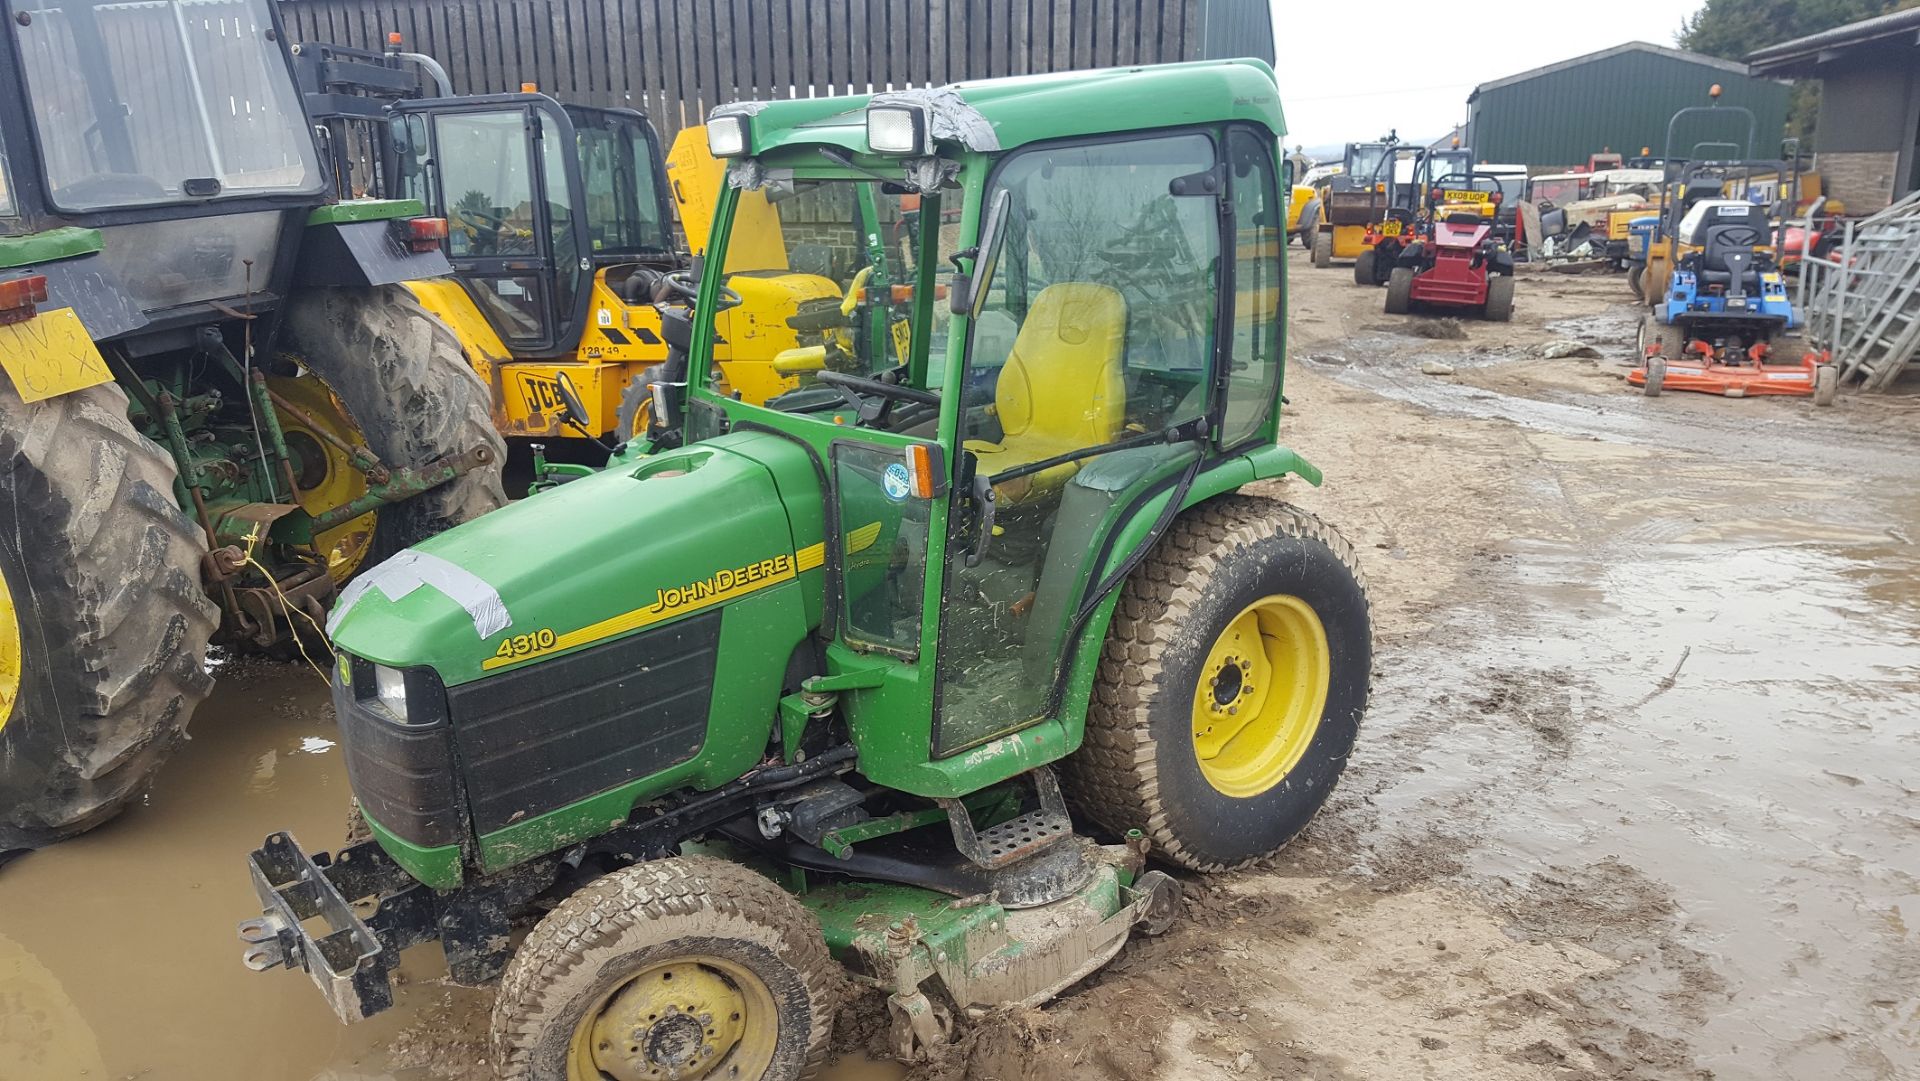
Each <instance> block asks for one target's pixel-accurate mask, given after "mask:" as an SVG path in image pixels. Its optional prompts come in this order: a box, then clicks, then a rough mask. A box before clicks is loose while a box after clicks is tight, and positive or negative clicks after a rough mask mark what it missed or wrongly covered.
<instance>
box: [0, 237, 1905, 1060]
mask: <svg viewBox="0 0 1920 1081" xmlns="http://www.w3.org/2000/svg"><path fill="white" fill-rule="evenodd" d="M1350 282H1351V279H1350V277H1349V276H1348V275H1347V274H1345V273H1344V272H1343V271H1341V270H1339V269H1336V270H1333V271H1325V272H1315V271H1313V270H1311V269H1310V268H1309V267H1308V265H1307V263H1306V261H1305V260H1304V258H1302V257H1300V256H1299V255H1298V254H1296V256H1295V259H1294V263H1293V265H1292V279H1291V282H1290V288H1291V290H1292V295H1291V298H1290V303H1291V306H1292V308H1293V310H1294V312H1295V320H1294V325H1293V333H1292V352H1293V365H1292V367H1291V368H1290V370H1289V375H1288V394H1289V396H1290V397H1291V399H1292V403H1293V404H1292V406H1291V407H1290V412H1289V415H1288V421H1287V423H1286V425H1285V439H1286V441H1287V442H1288V443H1289V444H1291V445H1293V446H1295V447H1296V448H1298V449H1300V450H1301V451H1302V452H1303V453H1305V454H1306V455H1307V456H1308V457H1309V458H1310V459H1311V460H1313V461H1314V462H1315V463H1316V464H1318V465H1320V466H1321V467H1322V468H1323V469H1325V470H1326V472H1327V475H1328V483H1327V484H1326V485H1325V486H1324V487H1322V488H1320V489H1309V488H1307V487H1305V486H1304V485H1300V484H1297V483H1295V484H1286V485H1276V486H1274V489H1273V493H1272V494H1275V495H1278V496H1280V497H1282V498H1287V499H1290V500H1293V501H1296V502H1298V503H1300V504H1302V505H1304V506H1306V507H1308V508H1309V509H1312V510H1314V511H1316V512H1317V513H1320V514H1321V515H1323V516H1324V517H1326V518H1327V519H1329V520H1330V521H1332V522H1334V523H1336V524H1337V525H1339V527H1340V528H1341V529H1342V530H1343V531H1345V532H1346V533H1347V534H1348V535H1349V536H1350V537H1352V538H1353V539H1354V540H1355V542H1356V543H1357V544H1358V545H1359V546H1360V548H1361V551H1362V553H1363V560H1364V564H1363V565H1364V567H1365V569H1366V571H1367V573H1368V575H1369V576H1370V579H1371V582H1372V586H1373V594H1374V597H1375V603H1376V612H1375V616H1376V624H1377V628H1378V652H1377V656H1376V664H1375V689H1374V698H1373V704H1372V709H1371V712H1370V714H1369V718H1368V722H1367V724H1366V726H1365V727H1364V728H1363V730H1362V736H1361V740H1360V744H1359V746H1358V748H1357V749H1356V752H1355V755H1354V758H1353V761H1352V763H1351V765H1350V768H1349V772H1348V774H1347V777H1346V780H1345V782H1344V783H1343V785H1342V786H1341V788H1340V789H1339V790H1338V791H1337V792H1336V793H1335V795H1334V798H1333V800H1332V802H1331V803H1330V804H1329V805H1328V807H1327V809H1326V810H1325V812H1324V813H1323V814H1322V815H1321V817H1320V818H1319V819H1318V820H1317V821H1316V822H1315V824H1314V825H1313V826H1312V827H1311V828H1310V829H1309V830H1308V832H1307V833H1306V834H1305V835H1304V836H1303V837H1302V838H1301V839H1300V840H1299V841H1298V842H1296V843H1295V844H1294V845H1293V846H1292V847H1291V848H1289V849H1288V850H1287V851H1286V852H1284V853H1282V854H1281V855H1280V856H1279V857H1278V858H1276V859H1275V860H1273V861H1271V863H1270V864H1269V865H1266V866H1261V867H1256V868H1252V869H1249V870H1245V871H1240V872H1236V873H1233V874H1229V875H1221V876H1215V877H1213V878H1210V879H1200V878H1192V877H1190V878H1188V879H1187V886H1188V901H1187V904H1186V918H1185V919H1184V920H1183V921H1181V922H1180V923H1179V924H1177V925H1176V926H1175V927H1174V929H1173V930H1171V931H1170V932H1169V933H1167V934H1166V935H1164V936H1161V937H1158V938H1151V939H1148V938H1142V939H1138V940H1136V941H1135V942H1134V943H1132V944H1131V945H1130V946H1129V947H1128V948H1127V950H1126V951H1125V952H1124V953H1123V954H1122V955H1121V956H1120V957H1119V958H1118V959H1117V960H1116V961H1115V962H1114V963H1113V964H1112V965H1110V966H1109V967H1108V968H1107V969H1105V970H1103V971H1102V972H1100V973H1098V974H1096V975H1095V976H1093V977H1092V978H1090V979H1089V980H1087V981H1085V982H1084V983H1082V984H1081V985H1080V986H1078V987H1076V988H1074V989H1072V990H1071V991H1069V992H1068V993H1067V994H1065V995H1063V996H1062V997H1061V998H1060V999H1059V1000H1058V1001H1057V1002H1056V1003H1054V1004H1053V1005H1052V1006H1050V1007H1049V1008H1047V1009H1045V1010H1040V1011H1030V1010H1021V1011H1013V1012H1009V1013H1006V1014H1001V1015H995V1016H993V1017H989V1018H984V1019H980V1020H979V1021H977V1022H975V1023H973V1024H971V1025H969V1026H967V1027H966V1028H965V1030H964V1031H963V1033H962V1036H961V1038H960V1040H959V1041H958V1042H957V1043H956V1044H955V1045H954V1046H953V1047H951V1048H949V1049H948V1050H947V1051H946V1052H945V1053H943V1054H942V1055H941V1056H939V1057H938V1058H937V1059H936V1060H935V1061H934V1062H932V1063H927V1064H923V1065H921V1066H919V1067H916V1068H915V1069H914V1070H913V1071H912V1075H913V1076H915V1077H920V1078H927V1079H936V1078H937V1079H941V1081H958V1079H961V1078H981V1079H986V1078H994V1079H999V1081H1014V1079H1031V1081H1063V1079H1078V1078H1089V1079H1112V1081H1131V1079H1140V1081H1147V1079H1154V1081H1176V1079H1179V1081H1184V1079H1188V1078H1194V1079H1209V1078H1221V1079H1239V1078H1288V1079H1316V1081H1371V1079H1379V1081H1389V1079H1390V1081H1403V1079H1407V1078H1429V1079H1439V1081H1452V1079H1459V1081H1469V1079H1471V1081H1507V1079H1512V1081H1532V1079H1541V1081H1546V1079H1555V1081H1558V1079H1576V1081H1588V1079H1605V1081H1613V1079H1627V1078H1633V1079H1669V1078H1671V1079H1681V1081H1703V1079H1708V1078H1712V1079H1718V1081H1746V1079H1752V1081H1762V1079H1765V1081H1776V1079H1788V1078H1790V1079H1802V1078H1805V1079H1815V1078H1817V1079H1823V1081H1824V1079H1849V1081H1853V1079H1858V1081H1905V1079H1910V1078H1915V1077H1920V934H1917V933H1916V930H1915V926H1914V925H1915V924H1916V922H1920V728H1916V726H1915V724H1914V722H1913V717H1914V716H1916V715H1917V714H1920V549H1916V548H1915V545H1914V540H1915V538H1916V537H1920V483H1916V481H1920V388H1903V389H1902V390H1901V391H1900V392H1898V393H1896V394H1894V395H1891V396H1887V397H1883V398H1879V399H1874V400H1867V399H1861V398H1857V397H1851V396H1849V397H1843V399H1842V400H1841V402H1840V404H1839V405H1838V406H1837V407H1835V408H1833V409H1830V410H1819V411H1815V410H1814V409H1813V407H1812V406H1811V405H1810V404H1808V403H1807V402H1805V401H1804V400H1779V401H1764V400H1756V401H1724V400H1719V399H1711V398H1705V397H1701V396H1687V395H1679V394H1673V395H1666V396H1663V397H1661V398H1658V399H1647V398H1644V397H1641V396H1639V395H1637V394H1633V393H1629V392H1628V391H1627V390H1626V389H1625V384H1624V382H1623V380H1622V376H1623V375H1624V372H1625V371H1626V367H1625V365H1626V364H1627V363H1628V362H1629V361H1630V359H1631V352H1632V342H1633V327H1634V313H1633V312H1632V311H1631V309H1629V308H1628V307H1627V304H1626V302H1627V299H1628V297H1627V294H1626V291H1625V286H1624V283H1623V282H1622V280H1621V279H1620V278H1617V277H1607V276H1598V277H1590V278H1589V277H1581V278H1566V277H1561V276H1551V277H1540V278H1533V277H1529V278H1525V279H1523V280H1522V281H1521V282H1520V288H1519V291H1518V298H1519V299H1518V308H1517V311H1516V314H1515V321H1514V322H1513V323H1512V324H1509V325H1505V326H1492V325H1488V324H1483V323H1478V322H1476V321H1473V320H1464V321H1461V322H1460V323H1459V324H1458V325H1457V326H1454V325H1447V326H1444V327H1441V328H1439V329H1437V330H1436V329H1434V328H1430V327H1427V326H1425V325H1423V324H1422V323H1421V322H1420V321H1419V320H1418V319H1417V317H1416V318H1414V319H1402V318H1398V317H1390V316H1385V315H1384V314H1382V312H1381V302H1382V299H1383V296H1382V294H1381V293H1380V292H1378V291H1370V290H1364V289H1360V288H1357V287H1355V286H1353V285H1352V284H1351V283H1350ZM1567 338H1574V339H1579V340H1583V341H1586V342H1588V343H1589V344H1591V345H1593V346H1595V348H1596V351H1597V352H1598V353H1599V355H1598V356H1597V357H1566V358H1561V359H1554V360H1548V359H1545V358H1543V357H1542V356H1541V355H1540V351H1541V347H1542V346H1543V345H1544V344H1546V343H1548V342H1551V341H1556V340H1561V339H1567ZM1428 361H1435V362H1438V365H1436V366H1444V367H1445V368H1447V369H1450V370H1451V372H1452V374H1448V375H1431V374H1425V372H1423V370H1422V369H1423V365H1425V364H1426V362H1428ZM220 675H221V680H220V684H219V687H218V689H217V690H216V691H215V694H214V697H213V698H212V699H211V700H210V701H209V702H208V703H207V705H206V706H205V707H203V708H202V710H201V712H200V713H199V715H198V716H197V717H196V718H195V721H194V728H193V734H194V738H193V740H192V741H191V742H190V743H189V744H187V745H186V746H185V747H184V748H183V749H182V751H181V752H180V754H179V755H178V756H177V757H176V759H175V760H174V761H173V763H172V764H171V765H170V766H169V768H168V769H167V771H166V772H165V773H164V775H163V776H162V777H161V778H160V780H159V783H158V784H157V785H156V786H155V788H154V790H153V792H152V794H151V795H150V796H149V798H148V799H147V800H146V802H145V804H144V805H143V806H140V807H137V808H135V809H134V810H133V811H132V812H131V813H129V814H128V815H127V816H126V817H125V818H124V819H123V820H122V821H120V822H118V823H115V824H114V825H112V826H111V827H109V828H106V829H103V830H100V831H97V832H96V833H94V834H91V835H89V836H87V837H85V838H82V839H80V840H77V841H74V842H71V843H69V844H66V845H63V846H60V847H58V848H56V849H53V850H50V851H47V852H43V853H38V854H35V855H32V856H30V857H27V858H24V859H21V860H19V861H17V862H15V863H14V864H12V865H10V866H7V867H6V868H4V869H3V870H0V1081H67V1079H82V1078H84V1079H87V1081H99V1079H103V1078H104V1079H131V1078H139V1079H151V1081H176V1079H177V1081H187V1079H193V1081H239V1079H242V1078H245V1079H248V1081H255V1079H258V1081H320V1079H326V1081H349V1079H352V1081H376V1079H384V1081H425V1079H429V1078H432V1079H455V1078H475V1079H481V1078H486V1077H488V1076H489V1075H490V1065H489V1064H488V1063H486V1061H485V1057H486V1046H485V1042H486V1041H485V1020H486V1011H487V1009H488V1006H489V1004H490V1003H489V997H488V995H487V994H486V993H485V992H483V991H468V990H462V989H458V988H451V987H448V986H446V985H444V984H443V983H441V982H440V980H439V976H440V973H439V972H437V971H435V970H434V969H433V967H432V966H431V965H430V964H428V963H425V962H424V961H421V960H416V961H414V962H412V963H411V965H410V967H409V968H408V970H407V973H406V975H407V983H406V984H405V986H403V987H402V989H401V991H400V994H399V1004H398V1007H397V1008H396V1009H395V1010H394V1011H392V1012H391V1013H389V1014H387V1015H384V1016H382V1017H380V1018H377V1019H375V1020H373V1021H370V1022H367V1023H364V1024H361V1025H357V1026H353V1027H350V1028H343V1027H341V1026H339V1025H338V1024H336V1023H335V1022H334V1021H333V1019H332V1016H331V1014H330V1013H329V1011H328V1010H327V1009H326V1007H325V1006H324V1004H323V1003H322V1002H321V1000H320V998H319V996H318V995H317V994H315V992H314V991H313V989H312V988H311V986H310V985H309V984H308V982H307V981H306V979H305V977H304V976H302V975H299V974H295V973H288V972H273V973H266V974H254V973H249V972H247V971H245V970H244V969H242V968H241V966H240V964H239V949H238V944H237V940H236V939H235V938H234V935H233V928H234V924H235V923H236V922H237V921H238V920H240V919H241V918H243V917H244V916H246V915H248V914H250V912H251V911H253V910H254V908H255V903H254V900H253V897H252V893H251V889H250V887H249V885H248V883H247V880H246V875H245V873H244V866H243V862H242V861H243V857H244V854H245V853H246V851H247V850H248V849H249V848H251V847H252V846H253V845H255V844H257V843H258V842H259V841H260V839H261V837H262V836H264V835H265V834H266V833H267V832H268V831H270V830H273V829H277V828H291V829H292V830H293V831H294V833H295V834H296V836H298V837H299V838H300V840H301V841H302V842H303V843H305V844H307V845H309V846H321V845H330V844H334V843H337V842H338V840H339V838H340V835H341V832H342V827H343V819H344V812H345V807H346V800H347V789H346V779H345V773H344V769H343V767H342V764H341V762H340V755H339V752H338V749H337V747H335V746H333V744H332V742H331V741H332V739H333V738H334V737H333V732H332V726H331V721H330V719H329V717H328V711H327V706H326V699H325V693H324V689H323V688H322V686H321V685H320V682H319V680H318V679H317V678H316V676H315V675H314V673H313V672H312V671H310V670H308V669H305V668H304V667H301V666H298V665H276V664H262V663H257V662H233V663H230V664H228V665H227V666H226V668H225V669H224V670H223V671H222V672H221V674H220ZM881 1018H882V1013H881V1012H880V1011H879V1006H878V1003H876V1002H874V1001H872V1000H868V1001H865V1002H863V1003H861V1004H859V1005H858V1006H857V1007H856V1008H855V1009H853V1010H852V1011H850V1012H849V1013H848V1015H847V1016H846V1017H845V1018H843V1019H842V1023H841V1025H840V1028H839V1030H838V1040H839V1043H840V1045H841V1046H842V1047H843V1048H844V1049H845V1050H846V1051H847V1056H846V1057H844V1058H843V1059H841V1060H840V1061H839V1062H837V1063H836V1064H835V1065H834V1066H833V1067H832V1068H831V1069H830V1070H829V1072H828V1074H827V1077H828V1078H829V1079H831V1081H876V1079H883V1078H896V1077H899V1076H900V1074H901V1071H900V1069H899V1068H897V1067H895V1066H892V1065H888V1064H881V1063H874V1062H868V1061H866V1060H864V1059H863V1058H861V1057H860V1053H861V1052H863V1051H875V1052H877V1051H878V1050H879V1041H880V1038H881V1037H882V1036H883V1035H884V1023H883V1021H882V1020H881Z"/></svg>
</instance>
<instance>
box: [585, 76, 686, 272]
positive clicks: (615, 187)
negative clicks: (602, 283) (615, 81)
mask: <svg viewBox="0 0 1920 1081" xmlns="http://www.w3.org/2000/svg"><path fill="white" fill-rule="evenodd" d="M567 114H568V116H569V117H570V118H571V119H572V120H573V128H574V132H575V136H576V141H577V143H578V147H579V154H580V177H581V180H582V182H583V183H584V184H585V186H586V189H587V207H586V211H587V232H588V234H589V236H590V237H591V238H592V243H593V252H594V254H595V255H637V254H641V253H651V254H660V255H664V254H666V253H667V252H668V251H669V250H671V239H670V237H669V234H668V229H669V224H668V220H667V216H666V208H665V207H664V206H663V205H662V204H661V200H660V195H661V193H660V188H659V185H658V178H659V175H660V172H659V168H660V167H659V162H660V148H659V145H658V144H657V143H656V142H655V140H654V137H653V132H652V131H651V130H650V129H649V128H648V127H647V124H646V122H645V121H644V120H641V119H640V118H638V117H635V116H627V115H623V114H620V113H614V112H607V111H604V110H600V109H580V108H572V107H569V108H568V109H567Z"/></svg>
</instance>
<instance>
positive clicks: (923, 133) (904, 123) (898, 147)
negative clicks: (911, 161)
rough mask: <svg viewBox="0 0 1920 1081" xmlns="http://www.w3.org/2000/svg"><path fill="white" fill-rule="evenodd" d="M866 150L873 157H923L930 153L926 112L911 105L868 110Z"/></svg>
mask: <svg viewBox="0 0 1920 1081" xmlns="http://www.w3.org/2000/svg"><path fill="white" fill-rule="evenodd" d="M867 148H868V149H870V150H872V151H873V152H874V153H876V154H901V155H921V156H924V155H927V154H931V153H933V134H932V127H931V125H930V124H928V122H927V111H926V110H925V109H922V108H919V107H918V106H914V105H873V106H869V107H868V108H867Z"/></svg>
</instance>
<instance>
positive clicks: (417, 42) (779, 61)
mask: <svg viewBox="0 0 1920 1081" xmlns="http://www.w3.org/2000/svg"><path fill="white" fill-rule="evenodd" d="M1265 4H1266V0H678V2H676V0H281V13H282V17H283V18H284V19H285V21H286V24H287V29H288V32H289V33H290V34H292V35H293V40H295V41H326V42H333V43H337V44H343V45H353V46H358V47H360V48H369V49H371V48H379V47H380V46H381V44H382V43H383V42H384V41H385V39H386V35H387V33H388V32H389V31H394V30H398V31H399V32H400V33H401V34H403V35H404V36H405V40H406V44H407V48H408V49H409V50H411V51H417V52H424V53H428V54H430V55H432V56H434V57H436V58H437V59H438V60H439V61H440V62H441V63H442V64H443V65H445V66H446V69H447V72H448V74H449V76H450V77H451V79H452V81H453V87H454V90H455V92H457V93H463V94H470V93H489V92H500V91H513V90H518V89H519V88H520V84H521V83H523V82H533V83H537V84H539V86H540V89H541V90H543V91H545V92H547V93H549V94H552V95H553V96H555V97H557V98H559V99H561V100H562V101H571V102H577V103H580V104H584V105H625V106H629V107H633V108H638V109H641V110H642V111H644V112H646V113H647V114H648V115H649V116H651V117H652V118H653V120H654V123H655V124H656V125H657V126H658V127H659V128H660V131H661V136H662V138H663V139H666V140H668V141H671V140H672V138H673V136H674V135H675V133H677V132H678V131H679V130H680V128H682V127H683V126H686V125H689V124H697V123H700V121H701V119H702V118H703V117H705V115H706V112H707V110H708V109H710V108H712V107H713V106H714V105H717V104H720V103H722V102H726V101H738V100H742V99H765V98H783V97H795V96H799V97H813V96H820V95H826V94H834V93H843V94H844V93H865V92H867V91H868V90H869V89H887V88H899V87H906V86H924V85H938V84H940V83H947V82H953V81H956V80H960V79H968V78H991V77H994V76H1001V75H1019V74H1027V73H1032V72H1046V71H1069V70H1077V69H1082V68H1096V67H1110V66H1114V65H1123V64H1146V63H1159V62H1165V61H1173V60H1187V59H1195V58H1198V57H1200V56H1201V55H1204V53H1205V52H1206V51H1207V50H1208V49H1209V46H1208V44H1207V42H1208V40H1209V38H1216V37H1218V36H1219V30H1221V29H1223V28H1224V27H1225V26H1227V25H1228V24H1229V22H1228V21H1227V20H1224V19H1223V13H1225V12H1226V11H1227V10H1228V9H1232V10H1233V12H1234V18H1233V19H1232V20H1231V22H1232V23H1234V24H1238V23H1242V22H1246V21H1247V17H1248V16H1247V13H1242V12H1239V11H1238V8H1240V7H1247V8H1248V9H1249V11H1250V12H1252V14H1253V15H1258V16H1259V18H1258V19H1257V20H1255V21H1258V22H1261V23H1262V24H1265V25H1269V26H1270V23H1268V22H1267V21H1266V19H1265V11H1266V7H1265ZM1256 7H1257V8H1258V9H1259V10H1258V11H1252V9H1253V8H1256ZM1209 9H1212V12H1213V19H1212V21H1211V24H1210V22H1209ZM1210 27H1211V29H1213V31H1214V33H1212V34H1209V32H1208V31H1209V29H1210ZM1272 53H1273V45H1272V41H1271V36H1270V33H1269V37H1268V40H1267V41H1265V42H1264V43H1258V42H1255V43H1252V44H1249V43H1246V42H1236V43H1234V46H1233V49H1232V51H1231V52H1229V53H1228V55H1253V56H1264V57H1265V58H1267V59H1269V60H1271V59H1272Z"/></svg>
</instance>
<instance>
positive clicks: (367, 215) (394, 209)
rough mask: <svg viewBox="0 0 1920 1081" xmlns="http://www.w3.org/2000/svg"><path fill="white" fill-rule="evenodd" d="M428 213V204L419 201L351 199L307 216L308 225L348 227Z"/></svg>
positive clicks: (319, 209)
mask: <svg viewBox="0 0 1920 1081" xmlns="http://www.w3.org/2000/svg"><path fill="white" fill-rule="evenodd" d="M426 212H427V207H426V204H424V203H422V202H421V201H420V200H418V199H351V200H348V201H346V202H342V203H328V204H327V205H325V206H322V207H316V208H315V209H314V211H313V213H311V214H309V215H307V224H308V225H309V226H312V225H346V224H348V223H350V222H357V221H392V220H394V219H396V218H417V217H420V216H421V215H422V214H425V213H426Z"/></svg>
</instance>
